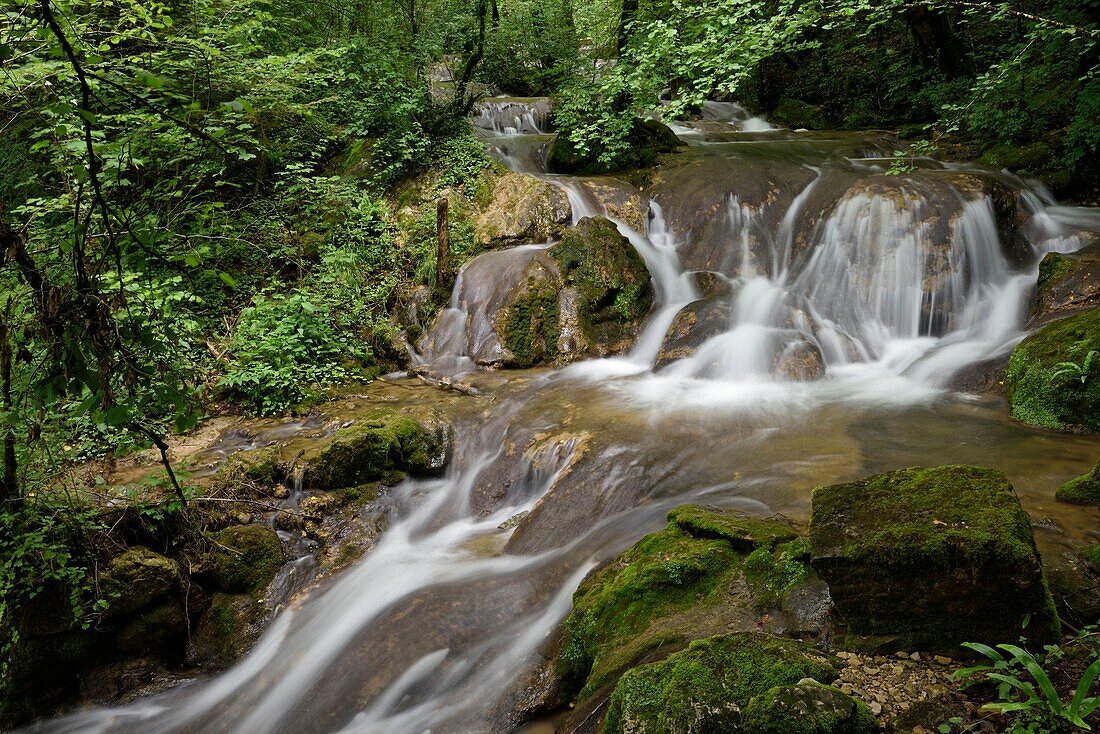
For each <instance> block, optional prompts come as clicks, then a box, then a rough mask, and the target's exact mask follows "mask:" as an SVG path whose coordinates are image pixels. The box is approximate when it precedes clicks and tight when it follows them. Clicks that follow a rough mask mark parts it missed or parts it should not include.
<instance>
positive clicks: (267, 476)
mask: <svg viewBox="0 0 1100 734" xmlns="http://www.w3.org/2000/svg"><path fill="white" fill-rule="evenodd" d="M281 459H282V452H281V450H280V448H279V447H278V446H274V445H272V446H264V447H262V448H258V449H252V450H250V451H239V452H237V453H235V454H232V455H231V456H230V457H229V458H228V459H226V460H225V464H224V465H223V466H222V467H221V468H220V469H218V473H217V476H216V477H215V480H214V483H215V485H216V486H218V487H234V486H237V485H240V484H242V483H247V484H250V485H253V486H258V487H261V488H266V487H270V486H272V485H275V484H278V483H279V482H280V481H282V479H283V477H284V476H285V474H286V471H285V467H283V466H282V465H281V463H280V462H281Z"/></svg>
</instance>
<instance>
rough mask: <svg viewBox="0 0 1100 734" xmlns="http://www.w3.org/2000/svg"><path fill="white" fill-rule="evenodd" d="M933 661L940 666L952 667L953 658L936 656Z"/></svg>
mask: <svg viewBox="0 0 1100 734" xmlns="http://www.w3.org/2000/svg"><path fill="white" fill-rule="evenodd" d="M932 660H933V661H934V662H935V663H937V664H939V665H950V664H951V658H949V657H944V656H943V655H936V656H935V657H934V658H932Z"/></svg>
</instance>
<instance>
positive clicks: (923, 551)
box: [810, 466, 1059, 652]
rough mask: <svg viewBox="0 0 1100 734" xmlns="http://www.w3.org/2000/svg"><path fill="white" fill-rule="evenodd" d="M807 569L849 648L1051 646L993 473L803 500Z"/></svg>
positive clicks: (1023, 517) (1051, 625) (1031, 548)
mask: <svg viewBox="0 0 1100 734" xmlns="http://www.w3.org/2000/svg"><path fill="white" fill-rule="evenodd" d="M810 542H811V559H810V564H811V565H812V566H813V568H814V569H815V570H817V572H818V573H820V574H821V576H822V577H823V578H824V579H825V580H826V582H828V584H829V588H830V592H831V594H832V598H833V601H834V603H835V604H836V607H837V610H838V611H839V612H840V614H841V615H842V617H843V618H844V620H845V621H846V623H847V624H848V636H847V638H846V640H845V645H846V646H847V647H848V648H849V649H871V650H878V649H887V650H890V651H892V650H897V649H899V648H908V649H912V648H917V649H922V650H933V651H945V652H954V651H955V650H957V648H958V645H959V644H961V643H962V642H965V641H980V642H986V643H990V644H992V643H996V642H1009V641H1013V640H1015V639H1017V638H1018V637H1019V636H1020V634H1021V632H1022V629H1021V626H1020V625H1021V623H1022V621H1023V619H1024V617H1025V616H1029V615H1030V617H1031V622H1030V625H1029V626H1028V628H1027V635H1028V637H1029V639H1032V640H1033V641H1035V642H1037V643H1040V642H1042V641H1052V640H1055V639H1057V635H1058V629H1059V627H1058V618H1057V615H1056V613H1055V611H1054V604H1053V601H1052V600H1051V597H1050V593H1049V592H1048V591H1047V588H1046V584H1045V582H1044V579H1043V573H1042V566H1041V565H1040V561H1039V555H1038V552H1037V551H1036V549H1035V540H1034V538H1033V536H1032V529H1031V521H1030V520H1029V518H1028V516H1027V514H1026V513H1025V512H1024V511H1023V509H1022V508H1021V507H1020V501H1019V499H1018V498H1017V497H1016V494H1015V492H1014V491H1013V489H1012V485H1011V484H1009V482H1008V479H1007V478H1006V477H1005V476H1004V474H1002V473H1001V472H998V471H994V470H992V469H983V468H978V467H968V466H945V467H938V468H933V469H924V468H913V469H903V470H900V471H895V472H888V473H885V474H878V475H875V476H872V477H868V478H866V479H862V480H860V481H857V482H851V483H848V484H838V485H833V486H830V487H820V488H818V489H816V490H815V491H814V494H813V501H812V514H811V520H810Z"/></svg>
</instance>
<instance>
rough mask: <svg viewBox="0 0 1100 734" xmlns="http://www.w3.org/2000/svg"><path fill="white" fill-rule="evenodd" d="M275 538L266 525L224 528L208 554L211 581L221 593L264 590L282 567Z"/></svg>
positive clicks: (281, 557) (276, 537)
mask: <svg viewBox="0 0 1100 734" xmlns="http://www.w3.org/2000/svg"><path fill="white" fill-rule="evenodd" d="M283 560H284V559H283V547H282V544H280V543H279V536H278V535H277V534H276V533H275V531H274V530H272V529H271V528H269V527H268V526H266V525H239V526H236V527H230V528H225V529H224V530H222V531H221V532H220V533H218V536H217V544H216V546H215V548H214V551H213V552H212V554H211V566H212V570H213V572H214V580H215V581H216V582H217V584H218V586H219V587H221V588H222V589H224V590H225V591H254V590H256V589H259V588H262V587H264V586H266V585H267V584H268V583H269V582H270V581H271V579H273V578H275V574H276V573H277V572H278V571H279V568H280V567H282V565H283Z"/></svg>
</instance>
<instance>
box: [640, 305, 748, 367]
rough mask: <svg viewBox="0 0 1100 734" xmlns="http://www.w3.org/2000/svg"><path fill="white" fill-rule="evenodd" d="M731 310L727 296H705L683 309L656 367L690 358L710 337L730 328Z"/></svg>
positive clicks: (667, 333)
mask: <svg viewBox="0 0 1100 734" xmlns="http://www.w3.org/2000/svg"><path fill="white" fill-rule="evenodd" d="M730 311H731V308H730V303H729V300H728V299H726V298H702V299H699V300H697V301H692V302H691V303H689V304H687V305H686V306H684V307H683V308H681V309H680V310H679V312H677V314H676V317H675V318H673V319H672V324H671V325H670V326H669V327H668V331H667V332H666V333H665V338H664V341H662V342H661V349H660V351H659V352H658V353H657V363H656V365H655V366H656V367H664V366H665V365H666V364H671V363H673V362H675V361H677V360H680V359H684V358H685V357H690V356H691V355H693V354H695V350H697V349H698V348H699V347H700V346H702V344H703V343H704V342H706V341H707V340H708V339H710V338H712V337H715V336H718V335H719V334H721V333H723V332H725V331H729V329H730V316H731V314H730Z"/></svg>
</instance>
